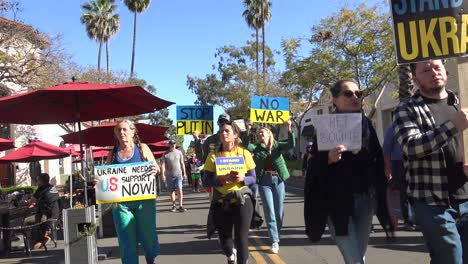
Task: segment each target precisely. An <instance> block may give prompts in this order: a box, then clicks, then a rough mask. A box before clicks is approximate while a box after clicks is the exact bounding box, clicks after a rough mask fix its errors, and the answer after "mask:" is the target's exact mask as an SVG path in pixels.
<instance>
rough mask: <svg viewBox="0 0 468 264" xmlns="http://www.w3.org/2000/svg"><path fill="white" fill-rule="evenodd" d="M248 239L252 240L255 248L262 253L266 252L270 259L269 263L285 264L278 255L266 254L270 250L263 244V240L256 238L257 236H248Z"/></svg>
mask: <svg viewBox="0 0 468 264" xmlns="http://www.w3.org/2000/svg"><path fill="white" fill-rule="evenodd" d="M250 238H252V239H253V240H254V241H255V243H254V244H256V246H257V248H259V249H261V250H262V251H265V252H267V254H266V255H267V256H268V258H270V259H271V261H273V263H274V264H286V262H284V261H283V260H282V259H281V258H280V256H279V255H278V254H272V253H268V251H269V250H270V247H269V246H266V245H265V243H263V240H262V239H261V238H260V237H259V236H257V235H253V236H250Z"/></svg>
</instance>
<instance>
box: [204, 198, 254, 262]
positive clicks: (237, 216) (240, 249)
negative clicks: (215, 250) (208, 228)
mask: <svg viewBox="0 0 468 264" xmlns="http://www.w3.org/2000/svg"><path fill="white" fill-rule="evenodd" d="M252 214H253V205H252V200H251V199H250V198H246V199H245V203H244V205H242V206H235V205H232V206H231V207H230V208H228V209H224V208H223V206H222V204H221V203H217V204H216V205H215V207H214V215H213V221H214V225H215V227H216V229H217V230H218V234H219V240H220V242H221V247H222V249H223V251H224V254H225V255H226V256H227V257H229V256H231V255H232V249H233V247H234V243H235V245H236V250H237V263H238V264H245V263H247V260H248V259H249V228H250V222H251V220H252ZM232 227H234V240H233V238H232Z"/></svg>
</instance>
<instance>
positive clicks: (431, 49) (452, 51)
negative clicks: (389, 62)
mask: <svg viewBox="0 0 468 264" xmlns="http://www.w3.org/2000/svg"><path fill="white" fill-rule="evenodd" d="M390 5H391V11H392V16H393V30H394V34H395V45H396V55H397V62H398V63H410V62H416V61H426V60H430V59H438V58H446V57H454V56H463V55H466V53H467V44H468V29H467V25H468V14H464V10H468V1H463V0H450V1H449V0H444V1H434V0H429V1H427V0H391V1H390Z"/></svg>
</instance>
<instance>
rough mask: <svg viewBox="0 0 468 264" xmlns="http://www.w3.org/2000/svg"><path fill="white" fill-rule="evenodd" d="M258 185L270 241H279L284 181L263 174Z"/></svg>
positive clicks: (282, 213) (282, 212) (282, 214)
mask: <svg viewBox="0 0 468 264" xmlns="http://www.w3.org/2000/svg"><path fill="white" fill-rule="evenodd" d="M258 187H259V191H260V197H261V198H262V204H263V213H264V214H265V221H266V225H267V228H268V234H269V235H270V238H271V240H272V243H274V242H279V241H280V238H279V232H280V230H281V227H282V226H283V216H284V196H285V191H284V182H283V181H282V180H281V179H279V177H278V176H271V175H263V177H262V179H261V181H260V183H259V184H258Z"/></svg>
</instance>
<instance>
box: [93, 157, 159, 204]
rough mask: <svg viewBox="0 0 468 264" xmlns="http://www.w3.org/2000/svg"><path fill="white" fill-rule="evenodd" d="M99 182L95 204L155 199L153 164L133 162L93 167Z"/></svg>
mask: <svg viewBox="0 0 468 264" xmlns="http://www.w3.org/2000/svg"><path fill="white" fill-rule="evenodd" d="M94 175H95V176H96V177H97V179H98V180H99V184H98V185H97V186H96V203H97V204H105V203H117V202H128V201H140V200H149V199H155V198H156V177H155V175H154V174H153V162H135V163H127V164H113V165H104V166H96V167H94Z"/></svg>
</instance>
